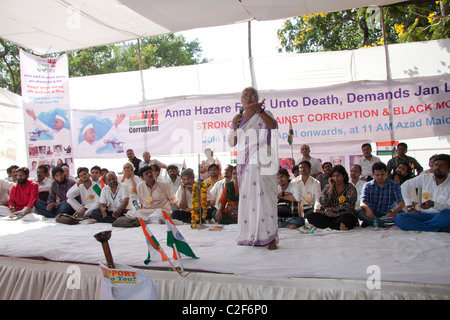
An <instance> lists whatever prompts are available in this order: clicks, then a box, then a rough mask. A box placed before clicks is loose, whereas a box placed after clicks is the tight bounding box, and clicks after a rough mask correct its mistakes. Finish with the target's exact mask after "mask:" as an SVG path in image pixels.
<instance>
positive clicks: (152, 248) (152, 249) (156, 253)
mask: <svg viewBox="0 0 450 320" xmlns="http://www.w3.org/2000/svg"><path fill="white" fill-rule="evenodd" d="M139 223H140V224H141V227H142V231H143V232H144V235H145V239H146V240H147V247H148V256H147V259H146V260H145V261H144V263H145V264H146V265H147V264H149V262H150V261H167V256H166V254H165V253H164V252H163V250H162V249H161V247H160V246H159V242H158V240H156V238H155V237H154V236H153V234H152V233H151V231H150V229H149V228H148V227H147V225H146V224H145V222H144V220H142V218H139Z"/></svg>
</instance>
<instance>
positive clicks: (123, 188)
mask: <svg viewBox="0 0 450 320" xmlns="http://www.w3.org/2000/svg"><path fill="white" fill-rule="evenodd" d="M105 183H106V186H105V187H104V188H103V189H102V192H101V194H100V200H99V209H95V210H93V211H92V213H91V218H92V219H95V220H97V222H108V223H112V222H114V221H115V220H116V219H117V218H118V217H119V216H123V215H124V214H125V213H126V212H127V211H128V210H127V209H126V207H127V206H128V202H129V201H130V196H131V192H130V188H129V187H128V186H127V185H126V184H123V183H120V182H118V181H117V176H116V174H115V173H114V172H111V171H110V172H108V173H107V174H106V176H105Z"/></svg>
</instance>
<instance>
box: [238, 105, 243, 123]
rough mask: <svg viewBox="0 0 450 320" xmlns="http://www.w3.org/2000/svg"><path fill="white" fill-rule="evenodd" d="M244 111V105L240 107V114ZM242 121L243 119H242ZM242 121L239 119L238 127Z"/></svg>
mask: <svg viewBox="0 0 450 320" xmlns="http://www.w3.org/2000/svg"><path fill="white" fill-rule="evenodd" d="M243 113H244V106H241V107H240V108H239V114H243ZM241 121H242V120H241ZM241 121H239V122H238V124H237V125H238V127H239V125H240V124H241Z"/></svg>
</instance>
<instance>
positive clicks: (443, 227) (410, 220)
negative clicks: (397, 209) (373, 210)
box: [395, 154, 450, 232]
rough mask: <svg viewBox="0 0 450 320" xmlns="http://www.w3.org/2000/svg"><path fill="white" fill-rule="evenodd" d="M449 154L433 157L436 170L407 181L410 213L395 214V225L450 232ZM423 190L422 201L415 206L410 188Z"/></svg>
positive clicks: (405, 197) (408, 228)
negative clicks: (417, 206)
mask: <svg viewBox="0 0 450 320" xmlns="http://www.w3.org/2000/svg"><path fill="white" fill-rule="evenodd" d="M449 172H450V155H448V154H440V155H438V156H436V158H435V160H434V173H429V174H423V175H419V176H417V177H415V178H413V179H409V180H407V181H405V182H404V183H403V184H402V186H401V188H402V195H403V198H404V200H405V204H406V208H407V212H402V213H399V214H397V215H396V216H395V224H396V226H397V227H399V228H400V229H403V230H415V231H431V232H436V231H447V232H449V231H450V197H449V195H450V179H449V178H448V173H449ZM416 188H421V189H422V201H423V202H422V203H421V204H420V205H419V208H418V209H416V208H415V203H413V202H412V201H411V192H410V191H411V190H412V189H416Z"/></svg>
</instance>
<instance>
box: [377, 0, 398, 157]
mask: <svg viewBox="0 0 450 320" xmlns="http://www.w3.org/2000/svg"><path fill="white" fill-rule="evenodd" d="M380 9H381V28H382V31H383V46H384V56H385V64H386V80H387V82H388V83H387V84H388V87H390V86H391V80H392V75H391V62H390V59H389V48H388V43H387V37H386V23H385V21H384V12H385V10H384V7H383V6H381V7H380ZM388 103H389V123H391V124H392V130H391V132H390V134H391V141H395V132H394V131H395V126H394V116H393V108H392V100H391V99H389V102H388ZM392 157H394V153H392Z"/></svg>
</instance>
